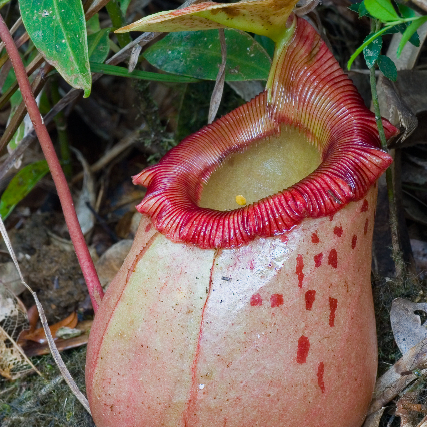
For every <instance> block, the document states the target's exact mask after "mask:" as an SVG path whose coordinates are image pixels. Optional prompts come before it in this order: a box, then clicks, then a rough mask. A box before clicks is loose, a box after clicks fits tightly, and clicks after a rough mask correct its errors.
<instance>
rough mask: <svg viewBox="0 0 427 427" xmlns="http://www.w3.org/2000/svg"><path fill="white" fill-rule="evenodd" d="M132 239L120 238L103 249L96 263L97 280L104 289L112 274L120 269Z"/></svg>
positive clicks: (112, 276) (112, 277) (111, 278)
mask: <svg viewBox="0 0 427 427" xmlns="http://www.w3.org/2000/svg"><path fill="white" fill-rule="evenodd" d="M132 243H133V240H130V239H125V240H120V241H119V242H117V243H115V244H114V245H113V246H111V247H110V248H109V249H108V250H107V251H105V252H104V253H103V254H102V256H101V258H99V260H98V261H97V263H96V265H95V266H96V271H97V272H98V276H99V281H100V282H101V285H102V287H103V288H104V289H106V288H107V286H108V285H109V284H110V282H111V281H112V280H113V279H114V276H115V275H116V274H117V272H118V271H119V270H120V267H121V266H122V264H123V261H124V259H125V258H126V256H127V254H128V253H129V251H130V248H131V247H132Z"/></svg>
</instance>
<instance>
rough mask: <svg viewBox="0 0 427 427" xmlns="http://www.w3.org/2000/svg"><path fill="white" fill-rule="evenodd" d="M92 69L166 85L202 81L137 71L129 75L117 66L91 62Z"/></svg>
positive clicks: (96, 71)
mask: <svg viewBox="0 0 427 427" xmlns="http://www.w3.org/2000/svg"><path fill="white" fill-rule="evenodd" d="M90 67H91V69H92V72H94V73H102V74H108V75H110V76H119V77H130V78H134V79H139V80H151V81H153V82H164V83H196V82H199V81H200V80H198V79H193V78H191V77H186V76H176V75H171V74H160V73H151V72H150V71H139V70H135V71H132V72H131V73H129V71H128V70H127V68H125V67H118V66H117V65H107V64H98V63H97V62H91V63H90Z"/></svg>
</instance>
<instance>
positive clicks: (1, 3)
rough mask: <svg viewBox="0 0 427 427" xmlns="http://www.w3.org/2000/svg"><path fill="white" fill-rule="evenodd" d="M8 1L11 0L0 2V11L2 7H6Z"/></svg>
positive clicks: (0, 0)
mask: <svg viewBox="0 0 427 427" xmlns="http://www.w3.org/2000/svg"><path fill="white" fill-rule="evenodd" d="M10 1H11V0H0V9H1V8H2V7H3V6H5V5H7V4H8V3H9V2H10Z"/></svg>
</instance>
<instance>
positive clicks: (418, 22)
mask: <svg viewBox="0 0 427 427" xmlns="http://www.w3.org/2000/svg"><path fill="white" fill-rule="evenodd" d="M425 22H427V16H421V17H419V18H418V19H417V20H415V21H414V22H412V24H411V25H409V26H408V28H407V29H406V30H405V32H404V33H403V34H402V39H401V40H400V43H399V47H398V48H397V57H398V58H399V56H400V54H401V53H402V49H403V48H404V47H405V44H406V43H407V42H408V41H409V39H410V38H411V37H412V36H413V35H414V34H415V32H416V31H417V30H418V28H419V27H421V25H423V24H424V23H425Z"/></svg>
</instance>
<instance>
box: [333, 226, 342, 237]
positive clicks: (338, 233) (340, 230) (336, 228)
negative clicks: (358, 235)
mask: <svg viewBox="0 0 427 427" xmlns="http://www.w3.org/2000/svg"><path fill="white" fill-rule="evenodd" d="M334 234H336V235H337V236H338V237H341V236H342V227H341V226H339V227H335V228H334Z"/></svg>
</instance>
